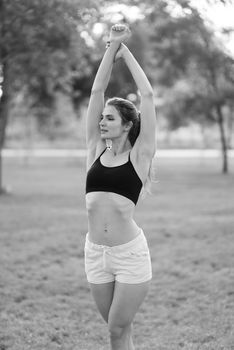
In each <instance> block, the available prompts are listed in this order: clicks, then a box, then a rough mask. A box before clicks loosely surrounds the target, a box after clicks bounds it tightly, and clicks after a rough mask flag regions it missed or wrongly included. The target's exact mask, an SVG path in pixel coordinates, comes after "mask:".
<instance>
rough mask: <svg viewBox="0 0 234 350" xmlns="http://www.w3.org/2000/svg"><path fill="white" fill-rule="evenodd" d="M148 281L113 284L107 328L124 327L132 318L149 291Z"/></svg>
mask: <svg viewBox="0 0 234 350" xmlns="http://www.w3.org/2000/svg"><path fill="white" fill-rule="evenodd" d="M149 286H150V281H147V282H144V283H138V284H127V283H120V282H115V289H114V295H113V300H112V304H111V308H110V311H109V319H108V324H109V327H113V326H117V327H125V326H127V325H129V324H131V323H132V321H133V318H134V316H135V314H136V312H137V311H138V309H139V307H140V305H141V304H142V302H143V300H144V299H145V297H146V295H147V292H148V290H149Z"/></svg>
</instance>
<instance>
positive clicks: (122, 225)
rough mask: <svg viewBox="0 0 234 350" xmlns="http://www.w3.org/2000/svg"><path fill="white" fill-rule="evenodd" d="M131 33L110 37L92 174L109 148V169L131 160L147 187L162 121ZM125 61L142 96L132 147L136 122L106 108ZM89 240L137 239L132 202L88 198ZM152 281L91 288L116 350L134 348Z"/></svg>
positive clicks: (121, 28) (91, 112)
mask: <svg viewBox="0 0 234 350" xmlns="http://www.w3.org/2000/svg"><path fill="white" fill-rule="evenodd" d="M129 34H130V31H129V29H128V28H127V27H126V26H125V25H115V26H113V27H112V29H111V33H110V41H111V44H110V47H109V48H108V49H107V50H106V52H105V54H104V57H103V60H102V62H101V64H100V67H99V69H98V72H97V75H96V77H95V80H94V84H93V88H92V94H91V97H90V102H89V107H88V114H87V148H88V157H87V170H89V168H90V167H91V166H92V164H93V162H94V161H95V160H96V159H97V158H98V157H99V156H100V154H101V153H102V152H103V151H104V150H105V149H106V143H107V142H111V144H112V148H111V150H105V152H104V153H103V154H102V156H101V158H100V161H101V163H102V165H103V166H107V167H115V166H119V165H121V164H124V163H126V162H127V161H128V157H129V154H130V159H131V162H132V164H133V167H134V169H135V171H136V172H137V174H138V176H139V178H140V179H141V181H142V183H143V184H144V183H145V181H146V178H147V176H148V172H149V167H150V164H151V161H152V158H153V156H154V153H155V129H156V118H155V108H154V102H153V91H152V88H151V86H150V83H149V81H148V79H147V77H146V75H145V73H144V72H143V70H142V69H141V67H140V66H139V64H138V63H137V61H136V60H135V58H134V57H133V55H132V54H131V53H130V51H129V50H128V48H127V47H126V46H124V45H123V44H122V43H123V42H125V41H126V39H128V37H129ZM120 58H122V59H123V60H124V61H125V63H126V65H127V66H128V68H129V70H130V72H131V73H132V76H133V79H134V80H135V82H136V85H137V87H138V89H139V91H140V93H141V106H140V110H141V116H142V118H141V130H140V134H139V136H138V138H137V140H136V142H135V144H134V146H133V147H132V146H131V144H130V141H129V139H128V133H129V130H130V128H131V126H132V125H131V122H129V123H127V124H123V123H122V119H121V116H120V115H119V112H118V111H117V110H116V109H115V107H113V106H108V105H104V92H105V90H106V87H107V84H108V82H109V78H110V74H111V70H112V66H113V63H114V62H115V60H116V59H120ZM86 208H87V215H88V227H89V239H90V240H91V241H92V242H93V243H96V244H100V245H108V246H115V245H120V244H123V243H126V242H129V241H131V240H132V239H134V238H135V237H136V236H137V235H138V234H139V231H140V228H139V226H138V225H137V224H136V222H135V220H134V212H135V204H134V203H133V202H132V201H131V200H130V199H128V198H126V197H124V196H121V195H118V194H116V193H112V192H102V191H99V192H90V193H87V195H86ZM149 285H150V282H149V281H147V282H144V283H138V284H128V283H119V282H117V281H115V282H111V283H103V284H93V283H91V284H90V289H91V292H92V295H93V298H94V300H95V302H96V305H97V308H98V310H99V312H100V314H101V315H102V317H103V318H104V320H105V321H106V323H107V324H108V329H109V332H110V346H111V350H134V349H135V348H134V345H133V341H132V322H133V319H134V316H135V314H136V312H137V311H138V309H139V307H140V305H141V303H142V302H143V300H144V298H145V296H146V294H147V291H148V289H149Z"/></svg>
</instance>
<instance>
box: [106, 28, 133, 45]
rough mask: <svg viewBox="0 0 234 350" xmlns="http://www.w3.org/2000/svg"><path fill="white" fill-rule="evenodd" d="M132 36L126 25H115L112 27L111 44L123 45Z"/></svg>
mask: <svg viewBox="0 0 234 350" xmlns="http://www.w3.org/2000/svg"><path fill="white" fill-rule="evenodd" d="M130 35H131V31H130V29H129V28H128V27H127V26H126V25H125V24H115V25H113V26H112V27H111V31H110V38H109V41H110V42H115V43H119V44H121V43H123V42H125V41H126V40H127V39H128V38H129V37H130Z"/></svg>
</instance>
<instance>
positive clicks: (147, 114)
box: [117, 44, 156, 159]
mask: <svg viewBox="0 0 234 350" xmlns="http://www.w3.org/2000/svg"><path fill="white" fill-rule="evenodd" d="M117 55H119V56H120V57H122V58H123V59H124V61H125V63H126V65H127V67H128V69H129V70H130V72H131V74H132V77H133V79H134V81H135V83H136V85H137V88H138V90H139V92H140V95H141V105H140V111H141V129H140V134H139V136H138V138H137V141H136V143H135V146H134V148H137V151H138V153H139V152H140V153H141V154H144V155H145V154H146V155H147V156H149V158H150V159H151V158H152V157H153V156H154V153H155V150H156V140H155V133H156V113H155V106H154V95H153V89H152V86H151V84H150V82H149V80H148V78H147V76H146V74H145V72H144V71H143V69H142V68H141V67H140V65H139V63H138V62H137V60H136V59H135V57H134V56H133V55H132V53H131V52H130V50H129V49H128V48H127V46H125V45H124V44H121V48H120V50H119V53H118V54H117Z"/></svg>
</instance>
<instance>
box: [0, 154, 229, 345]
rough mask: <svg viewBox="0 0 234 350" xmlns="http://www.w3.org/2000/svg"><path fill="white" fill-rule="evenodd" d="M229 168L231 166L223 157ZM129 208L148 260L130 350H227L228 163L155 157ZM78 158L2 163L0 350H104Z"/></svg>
mask: <svg viewBox="0 0 234 350" xmlns="http://www.w3.org/2000/svg"><path fill="white" fill-rule="evenodd" d="M232 163H233V160H232ZM157 170H158V175H157V176H158V182H157V183H155V184H154V185H153V193H152V195H151V196H148V197H147V198H146V199H144V200H143V201H142V202H141V203H140V205H139V207H138V208H137V211H136V220H137V222H138V224H139V225H140V226H142V228H143V229H144V231H145V234H146V236H147V239H148V242H149V246H150V250H151V255H152V263H153V282H152V286H151V290H150V292H149V294H148V296H147V298H146V300H145V302H144V304H143V305H142V307H141V309H140V310H139V313H138V314H137V316H136V319H135V322H134V328H135V332H134V338H135V343H136V350H149V349H151V350H180V349H182V350H234V199H233V193H234V192H233V189H234V175H233V173H234V164H231V172H230V174H229V175H227V176H224V175H221V174H220V164H219V161H218V160H215V159H213V160H212V159H210V160H205V159H177V160H170V159H159V160H158V168H157ZM84 182H85V164H84V160H82V159H76V160H74V159H66V160H53V159H44V160H43V159H41V160H36V159H32V160H30V161H29V162H25V161H23V160H19V159H5V160H4V183H5V185H8V186H11V193H10V194H9V195H6V196H2V197H1V198H0V239H1V242H0V243H1V245H0V250H1V251H0V277H1V279H0V350H8V349H9V350H27V349H30V350H56V349H62V350H108V349H109V347H108V332H107V328H106V325H105V323H104V321H103V320H102V319H101V317H100V315H99V314H98V312H97V311H96V308H95V305H94V303H93V300H92V298H91V296H90V294H89V288H88V284H87V282H86V278H85V274H84V262H83V246H84V239H85V234H86V231H87V222H86V213H85V201H84Z"/></svg>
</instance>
